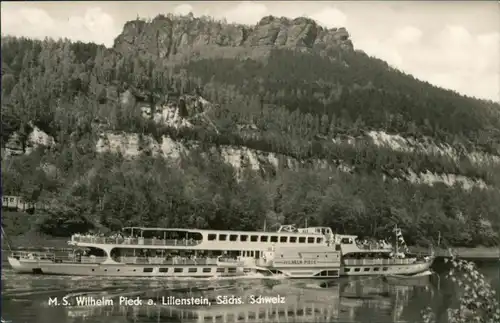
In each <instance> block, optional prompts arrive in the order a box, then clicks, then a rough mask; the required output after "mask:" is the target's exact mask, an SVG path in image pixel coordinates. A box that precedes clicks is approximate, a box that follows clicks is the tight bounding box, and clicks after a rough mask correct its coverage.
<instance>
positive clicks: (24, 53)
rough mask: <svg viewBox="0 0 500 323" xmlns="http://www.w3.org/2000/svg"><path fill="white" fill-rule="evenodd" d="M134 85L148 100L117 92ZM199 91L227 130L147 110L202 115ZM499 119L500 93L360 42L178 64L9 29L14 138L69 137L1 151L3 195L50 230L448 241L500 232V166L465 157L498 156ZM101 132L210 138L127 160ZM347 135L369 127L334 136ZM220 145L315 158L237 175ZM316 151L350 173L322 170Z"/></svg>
mask: <svg viewBox="0 0 500 323" xmlns="http://www.w3.org/2000/svg"><path fill="white" fill-rule="evenodd" d="M126 91H128V92H129V93H133V96H134V98H135V101H136V102H137V103H134V104H127V103H123V102H122V101H121V100H120V95H121V94H122V93H124V92H126ZM200 95H201V96H202V97H203V98H205V99H206V100H208V101H209V102H211V108H210V109H209V110H208V111H206V114H207V115H209V116H210V120H212V121H213V123H214V124H215V128H214V127H210V126H208V125H207V124H206V123H204V122H194V121H193V123H194V124H195V125H194V126H193V127H189V128H179V127H174V126H167V125H165V124H158V123H157V122H155V121H154V120H152V119H148V118H145V117H144V116H143V114H142V112H141V109H140V107H141V106H148V107H150V108H151V109H152V110H153V111H155V110H156V109H160V108H161V107H162V106H164V105H167V104H173V105H175V106H176V107H178V108H179V109H180V110H181V111H182V115H184V116H185V117H186V118H191V117H192V116H193V111H187V110H186V109H185V103H184V100H185V98H186V97H187V96H200ZM199 108H200V109H202V108H203V107H199ZM499 116H500V107H499V105H498V104H496V103H493V102H487V101H481V100H476V99H473V98H468V97H464V96H461V95H459V94H457V93H455V92H452V91H447V90H443V89H439V88H436V87H434V86H432V85H430V84H428V83H425V82H421V81H418V80H416V79H414V78H413V77H412V76H410V75H405V74H404V73H402V72H400V71H397V70H395V69H393V68H391V67H389V66H388V65H387V64H386V63H385V62H383V61H380V60H377V59H375V58H371V57H369V56H367V55H366V54H364V53H363V52H360V51H346V50H343V49H338V51H337V52H335V51H332V52H331V56H330V57H325V56H324V55H319V54H316V53H314V52H303V51H295V50H293V49H278V48H276V49H273V50H271V51H270V52H269V54H268V56H267V57H265V59H262V60H252V59H238V58H213V57H212V58H203V57H198V58H196V59H191V60H189V59H185V60H183V61H181V62H176V63H175V64H174V63H172V62H169V61H168V60H167V61H166V59H160V58H158V57H154V56H151V55H142V54H141V53H139V52H136V51H128V52H123V51H122V52H120V51H117V50H115V49H112V48H111V49H110V48H105V47H103V46H98V45H95V44H85V43H80V42H70V41H68V40H57V41H56V40H51V39H46V40H43V41H39V40H32V39H26V38H14V37H2V138H1V140H2V142H1V143H2V147H5V146H6V144H7V142H8V141H9V139H10V138H12V136H13V134H14V133H16V134H17V135H18V136H19V138H20V140H21V141H22V142H24V141H26V139H27V137H28V135H29V133H30V132H31V127H33V126H36V127H38V128H40V129H41V130H43V131H44V132H46V133H47V134H49V135H50V136H52V137H53V138H54V139H55V143H56V144H55V146H54V147H38V148H37V149H35V150H34V151H33V152H31V153H30V154H24V155H21V156H2V159H3V160H2V190H3V194H12V195H20V196H24V197H25V198H27V199H28V200H30V201H33V202H41V203H43V204H44V205H48V206H49V207H48V208H47V209H46V210H44V211H39V213H40V217H39V221H38V222H37V223H36V224H34V227H35V226H36V228H35V229H36V230H40V231H43V232H48V233H50V234H53V235H60V236H61V235H68V234H70V233H71V232H74V231H79V230H86V229H88V228H89V226H97V227H99V229H104V228H108V229H112V230H115V229H119V228H120V227H122V226H125V225H150V226H167V227H199V228H217V229H261V228H262V226H263V224H264V223H267V225H268V226H271V225H272V224H275V223H285V222H286V223H296V224H303V223H304V222H306V221H307V223H308V224H311V225H313V224H314V225H327V226H331V227H332V228H334V230H336V231H337V232H339V233H340V232H355V233H356V234H359V235H365V236H366V235H370V236H378V237H385V236H387V234H390V231H391V229H392V227H393V226H394V224H396V223H397V224H398V225H399V226H401V227H403V231H404V234H405V236H406V238H407V240H408V242H409V243H410V244H419V245H427V244H429V243H433V244H434V245H435V244H436V241H437V240H436V239H437V237H438V235H441V242H442V243H444V244H448V245H456V246H476V245H495V244H498V242H499V236H498V232H500V192H499V190H498V189H499V187H500V166H499V165H498V164H496V165H495V163H493V162H487V161H485V162H483V163H477V162H472V161H471V159H470V158H468V155H469V154H470V153H473V152H482V153H484V154H494V155H500V117H499ZM190 120H191V119H190ZM242 125H251V126H253V127H254V128H253V129H256V130H254V131H251V132H245V131H242V130H241V126H242ZM371 130H376V131H385V132H387V133H391V134H400V135H402V136H404V137H407V138H414V139H415V140H417V141H425V140H429V138H431V139H432V140H433V141H434V142H435V143H436V144H448V145H450V146H451V147H453V148H455V149H456V151H457V152H458V153H457V154H458V156H457V158H451V157H449V156H443V155H440V154H437V153H430V152H429V153H424V152H404V151H395V150H392V149H389V148H382V147H379V146H376V145H375V144H374V143H373V142H372V141H370V140H365V139H363V138H365V136H364V134H365V133H366V132H367V131H371ZM103 131H111V132H127V133H139V134H140V135H141V136H152V137H153V138H155V139H156V140H158V141H161V138H162V136H169V137H171V138H172V139H174V140H176V141H182V142H186V143H188V142H197V143H198V145H197V146H196V147H193V148H192V149H191V150H190V152H189V155H187V156H183V157H182V158H181V160H180V161H178V160H169V159H164V158H161V157H158V156H154V155H152V154H151V152H149V151H148V150H144V153H143V154H142V155H141V156H139V157H138V158H135V159H129V158H125V157H124V156H123V155H120V154H111V153H97V152H96V148H95V147H96V142H97V140H98V137H99V134H100V133H101V132H103ZM339 137H342V138H356V139H359V140H356V143H355V144H352V143H348V142H344V141H334V140H332V139H333V138H339ZM221 145H231V146H240V147H247V148H251V149H255V150H258V151H262V152H264V153H266V152H267V153H279V154H282V155H285V156H290V157H293V158H296V159H298V160H300V161H303V163H302V167H301V168H300V169H288V168H286V167H278V169H274V168H273V169H269V170H268V171H261V172H256V171H253V170H251V169H250V168H245V169H243V171H242V173H241V174H240V176H236V170H235V169H234V168H233V167H232V166H231V165H229V164H227V163H226V162H224V160H223V159H222V157H221V156H220V154H217V153H214V152H213V151H212V150H210V148H211V147H218V146H221ZM318 159H325V160H327V161H329V162H330V163H332V164H335V163H337V164H338V163H339V161H341V162H342V163H344V164H347V165H349V166H350V167H351V169H352V170H353V171H352V172H351V173H346V172H342V171H340V170H326V169H325V170H318V169H313V168H312V167H310V164H311V163H310V162H311V161H313V160H318ZM408 170H412V171H414V172H415V173H417V174H418V173H420V172H426V171H427V170H429V171H432V172H435V173H443V174H456V175H463V176H467V177H468V178H471V179H477V180H479V179H480V180H482V181H484V182H485V183H486V184H487V185H488V186H489V188H488V189H482V188H479V187H474V188H472V189H471V190H465V189H464V188H463V187H461V186H460V185H455V186H451V187H450V186H447V185H445V184H435V185H433V186H429V185H426V184H415V183H410V182H408V181H404V180H391V178H399V179H401V178H402V175H404V174H405V173H407V172H408ZM386 178H389V180H387V179H386Z"/></svg>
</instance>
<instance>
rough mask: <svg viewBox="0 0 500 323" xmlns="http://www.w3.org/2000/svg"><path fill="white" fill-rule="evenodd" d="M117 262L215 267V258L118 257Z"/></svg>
mask: <svg viewBox="0 0 500 323" xmlns="http://www.w3.org/2000/svg"><path fill="white" fill-rule="evenodd" d="M118 261H119V262H121V263H125V264H155V265H216V264H217V258H196V259H186V258H172V259H165V258H161V257H119V258H118Z"/></svg>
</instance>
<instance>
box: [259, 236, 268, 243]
mask: <svg viewBox="0 0 500 323" xmlns="http://www.w3.org/2000/svg"><path fill="white" fill-rule="evenodd" d="M267 238H268V236H260V242H267Z"/></svg>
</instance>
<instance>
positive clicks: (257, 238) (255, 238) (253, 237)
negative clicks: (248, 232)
mask: <svg viewBox="0 0 500 323" xmlns="http://www.w3.org/2000/svg"><path fill="white" fill-rule="evenodd" d="M258 240H259V236H250V241H252V242H257V241H258Z"/></svg>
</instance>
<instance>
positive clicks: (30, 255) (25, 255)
mask: <svg viewBox="0 0 500 323" xmlns="http://www.w3.org/2000/svg"><path fill="white" fill-rule="evenodd" d="M10 256H11V257H13V258H16V259H29V260H52V259H53V258H54V256H55V255H54V253H52V252H32V251H14V252H12V253H11V254H10Z"/></svg>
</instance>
